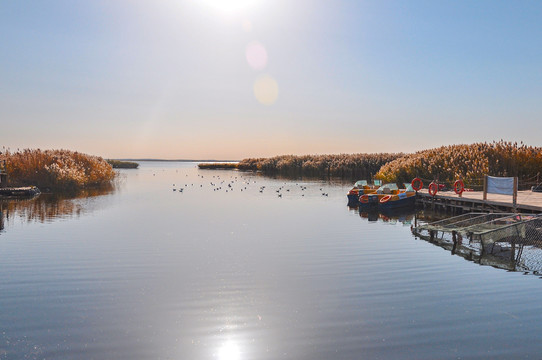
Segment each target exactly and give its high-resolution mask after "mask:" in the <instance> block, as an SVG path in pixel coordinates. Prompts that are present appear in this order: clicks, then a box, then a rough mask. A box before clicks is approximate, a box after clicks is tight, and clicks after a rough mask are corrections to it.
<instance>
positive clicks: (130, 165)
mask: <svg viewBox="0 0 542 360" xmlns="http://www.w3.org/2000/svg"><path fill="white" fill-rule="evenodd" d="M106 161H107V163H108V164H109V165H111V166H112V167H113V169H137V168H138V167H139V164H138V163H136V162H133V161H122V160H112V159H107V160H106Z"/></svg>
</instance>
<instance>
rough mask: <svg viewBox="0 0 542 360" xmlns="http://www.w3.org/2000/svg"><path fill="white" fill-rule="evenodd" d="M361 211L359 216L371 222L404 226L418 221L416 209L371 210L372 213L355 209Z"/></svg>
mask: <svg viewBox="0 0 542 360" xmlns="http://www.w3.org/2000/svg"><path fill="white" fill-rule="evenodd" d="M355 209H356V210H357V211H359V216H360V217H361V218H363V219H367V220H368V221H370V222H377V221H381V222H384V223H390V224H396V223H400V224H403V225H409V226H410V225H412V224H413V223H414V221H415V219H416V210H415V209H389V210H384V211H382V210H378V209H375V210H371V211H362V210H361V209H359V210H358V209H357V208H355Z"/></svg>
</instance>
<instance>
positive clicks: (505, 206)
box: [417, 189, 542, 214]
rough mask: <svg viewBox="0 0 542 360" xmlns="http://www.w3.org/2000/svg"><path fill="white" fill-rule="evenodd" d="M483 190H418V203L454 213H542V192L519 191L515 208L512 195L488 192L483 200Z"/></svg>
mask: <svg viewBox="0 0 542 360" xmlns="http://www.w3.org/2000/svg"><path fill="white" fill-rule="evenodd" d="M483 195H484V194H483V192H482V191H465V192H464V193H463V195H462V197H459V196H458V195H457V194H456V193H455V192H453V191H443V192H439V193H437V195H436V196H435V197H434V198H433V196H431V195H429V193H428V192H427V190H426V189H423V190H421V191H419V192H418V200H417V201H418V203H419V204H421V205H423V206H424V207H430V208H434V209H440V210H446V211H450V212H452V213H454V214H455V213H463V212H467V211H487V212H494V211H505V212H513V211H514V210H515V211H517V212H527V213H542V193H537V192H532V191H530V190H529V191H518V199H517V206H516V209H514V207H513V204H512V196H508V195H498V194H487V200H486V201H484V200H483Z"/></svg>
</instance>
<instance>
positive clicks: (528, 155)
mask: <svg viewBox="0 0 542 360" xmlns="http://www.w3.org/2000/svg"><path fill="white" fill-rule="evenodd" d="M541 170H542V148H540V147H532V146H526V145H525V144H523V143H519V144H518V143H517V142H514V143H512V142H506V141H503V140H501V141H493V142H491V143H485V142H484V143H474V144H470V145H450V146H441V147H439V148H435V149H429V150H423V151H418V152H416V153H414V154H406V155H404V156H403V157H400V158H397V159H395V160H393V161H390V162H389V163H387V164H385V165H383V166H382V168H381V169H380V170H379V171H378V173H376V176H375V177H376V178H378V179H382V180H384V181H385V182H409V181H411V180H412V179H413V178H415V177H420V178H423V179H429V180H433V179H436V180H439V181H440V182H453V181H454V180H457V179H463V181H464V182H465V184H469V183H470V184H481V182H482V179H483V177H484V175H490V176H505V177H506V176H517V177H518V178H519V180H520V181H523V182H528V181H531V180H532V179H533V178H536V177H537V174H539V173H540V171H541Z"/></svg>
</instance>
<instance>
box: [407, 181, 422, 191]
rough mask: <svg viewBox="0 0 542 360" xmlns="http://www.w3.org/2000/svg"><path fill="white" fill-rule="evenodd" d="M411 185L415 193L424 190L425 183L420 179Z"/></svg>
mask: <svg viewBox="0 0 542 360" xmlns="http://www.w3.org/2000/svg"><path fill="white" fill-rule="evenodd" d="M410 185H412V188H413V189H414V191H420V190H421V189H422V188H423V181H422V179H420V178H415V179H414V180H412V182H411V183H410Z"/></svg>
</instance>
